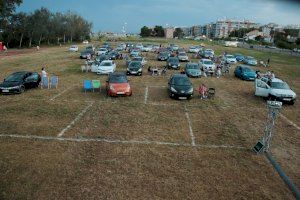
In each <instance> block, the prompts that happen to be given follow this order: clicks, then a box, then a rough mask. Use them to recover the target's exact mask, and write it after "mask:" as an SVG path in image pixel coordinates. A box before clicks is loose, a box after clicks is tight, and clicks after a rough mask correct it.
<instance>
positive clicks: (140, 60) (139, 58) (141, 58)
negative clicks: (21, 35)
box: [131, 56, 147, 67]
mask: <svg viewBox="0 0 300 200" xmlns="http://www.w3.org/2000/svg"><path fill="white" fill-rule="evenodd" d="M131 61H139V62H140V63H141V64H142V66H143V67H144V66H145V65H146V64H147V60H146V59H145V58H144V57H141V56H137V57H133V58H132V60H131Z"/></svg>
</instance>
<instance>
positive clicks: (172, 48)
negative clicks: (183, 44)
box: [171, 44, 179, 51]
mask: <svg viewBox="0 0 300 200" xmlns="http://www.w3.org/2000/svg"><path fill="white" fill-rule="evenodd" d="M178 49H179V46H178V45H177V44H174V45H172V46H171V50H172V51H178Z"/></svg>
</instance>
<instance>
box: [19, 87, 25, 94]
mask: <svg viewBox="0 0 300 200" xmlns="http://www.w3.org/2000/svg"><path fill="white" fill-rule="evenodd" d="M23 92H25V86H24V85H21V86H20V94H21V93H23Z"/></svg>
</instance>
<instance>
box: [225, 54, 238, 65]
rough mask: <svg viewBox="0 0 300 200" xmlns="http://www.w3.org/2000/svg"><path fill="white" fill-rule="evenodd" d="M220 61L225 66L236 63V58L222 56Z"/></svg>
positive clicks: (228, 55)
mask: <svg viewBox="0 0 300 200" xmlns="http://www.w3.org/2000/svg"><path fill="white" fill-rule="evenodd" d="M222 60H223V62H225V63H227V64H235V63H236V62H237V61H236V58H235V57H234V56H233V55H230V54H227V55H224V56H223V58H222Z"/></svg>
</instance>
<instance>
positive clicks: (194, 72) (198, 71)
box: [186, 69, 200, 74]
mask: <svg viewBox="0 0 300 200" xmlns="http://www.w3.org/2000/svg"><path fill="white" fill-rule="evenodd" d="M186 71H187V72H188V73H191V74H197V73H200V69H187V70H186Z"/></svg>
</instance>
